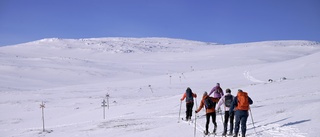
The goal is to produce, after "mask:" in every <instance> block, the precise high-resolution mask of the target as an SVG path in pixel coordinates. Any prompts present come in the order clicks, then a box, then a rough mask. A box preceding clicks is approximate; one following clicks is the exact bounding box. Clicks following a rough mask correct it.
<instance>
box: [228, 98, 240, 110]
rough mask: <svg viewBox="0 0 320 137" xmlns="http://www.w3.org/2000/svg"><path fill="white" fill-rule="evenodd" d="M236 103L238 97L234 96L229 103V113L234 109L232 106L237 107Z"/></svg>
mask: <svg viewBox="0 0 320 137" xmlns="http://www.w3.org/2000/svg"><path fill="white" fill-rule="evenodd" d="M237 104H238V98H237V97H235V98H234V99H233V101H232V103H231V106H230V110H229V113H232V112H233V111H234V108H235V107H237Z"/></svg>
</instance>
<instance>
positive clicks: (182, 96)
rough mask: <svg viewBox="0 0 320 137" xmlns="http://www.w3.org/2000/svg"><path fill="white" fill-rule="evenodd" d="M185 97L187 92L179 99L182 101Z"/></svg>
mask: <svg viewBox="0 0 320 137" xmlns="http://www.w3.org/2000/svg"><path fill="white" fill-rule="evenodd" d="M186 97H187V94H186V93H184V94H183V96H182V98H181V99H180V100H181V101H183V100H184V99H185V98H186Z"/></svg>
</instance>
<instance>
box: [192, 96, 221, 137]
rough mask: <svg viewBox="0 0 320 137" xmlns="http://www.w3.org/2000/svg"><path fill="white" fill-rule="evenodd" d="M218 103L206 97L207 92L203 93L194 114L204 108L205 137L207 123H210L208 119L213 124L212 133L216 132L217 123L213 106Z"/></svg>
mask: <svg viewBox="0 0 320 137" xmlns="http://www.w3.org/2000/svg"><path fill="white" fill-rule="evenodd" d="M218 101H219V99H218V98H213V97H210V96H209V95H208V93H207V92H204V94H203V97H202V100H201V102H200V106H199V108H198V110H196V113H198V112H199V111H200V110H201V109H202V108H203V106H205V108H206V120H207V121H206V131H204V134H205V135H208V134H209V130H208V129H209V123H210V117H212V122H213V124H214V129H213V133H215V132H216V130H217V122H216V111H215V105H216V103H217V102H218Z"/></svg>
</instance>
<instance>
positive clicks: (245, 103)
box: [236, 92, 249, 110]
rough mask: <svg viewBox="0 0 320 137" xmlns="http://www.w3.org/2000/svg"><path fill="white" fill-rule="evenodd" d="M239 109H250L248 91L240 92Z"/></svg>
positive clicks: (238, 96)
mask: <svg viewBox="0 0 320 137" xmlns="http://www.w3.org/2000/svg"><path fill="white" fill-rule="evenodd" d="M237 98H238V106H237V108H236V109H237V110H249V97H248V93H247V92H238V95H237Z"/></svg>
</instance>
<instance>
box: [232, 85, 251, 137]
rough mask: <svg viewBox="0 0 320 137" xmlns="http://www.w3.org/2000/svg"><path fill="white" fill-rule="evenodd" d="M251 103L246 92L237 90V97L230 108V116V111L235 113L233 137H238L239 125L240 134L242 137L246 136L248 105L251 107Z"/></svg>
mask: <svg viewBox="0 0 320 137" xmlns="http://www.w3.org/2000/svg"><path fill="white" fill-rule="evenodd" d="M252 103H253V101H252V100H251V98H250V97H249V96H248V93H247V92H243V91H242V90H241V89H239V90H238V94H237V96H236V97H235V98H234V100H233V101H232V103H231V107H230V111H229V113H230V115H231V114H232V110H234V111H235V117H236V123H235V129H234V133H235V134H234V137H237V136H238V133H239V128H240V123H241V132H242V137H245V136H246V130H247V124H246V123H247V119H248V116H249V113H248V110H249V109H250V108H249V105H251V104H252Z"/></svg>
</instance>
